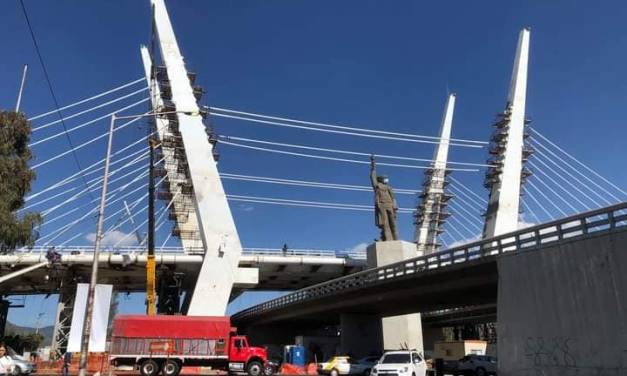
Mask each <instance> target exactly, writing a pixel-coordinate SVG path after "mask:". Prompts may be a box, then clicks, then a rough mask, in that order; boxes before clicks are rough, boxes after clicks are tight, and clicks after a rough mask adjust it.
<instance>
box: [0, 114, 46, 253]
mask: <svg viewBox="0 0 627 376" xmlns="http://www.w3.org/2000/svg"><path fill="white" fill-rule="evenodd" d="M30 135H31V126H30V122H29V121H28V119H26V118H25V117H24V114H22V113H18V112H13V111H2V110H0V253H7V252H10V251H12V250H15V249H16V248H19V247H23V246H29V247H32V246H33V245H34V244H35V240H36V239H37V232H36V231H35V227H36V226H37V225H39V224H40V223H41V216H40V215H39V213H22V214H19V215H18V214H17V211H18V209H20V208H21V207H22V206H24V196H25V195H26V193H27V192H29V191H30V188H31V183H32V181H33V180H34V179H35V172H34V171H32V170H31V169H30V167H29V166H28V162H29V161H30V160H31V158H32V154H31V151H30V148H29V147H28V142H29V140H30Z"/></svg>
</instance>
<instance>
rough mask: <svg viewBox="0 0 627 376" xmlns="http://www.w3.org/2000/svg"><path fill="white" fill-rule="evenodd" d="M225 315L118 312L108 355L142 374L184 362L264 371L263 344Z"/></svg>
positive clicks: (168, 371) (168, 373)
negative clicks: (240, 333) (257, 344)
mask: <svg viewBox="0 0 627 376" xmlns="http://www.w3.org/2000/svg"><path fill="white" fill-rule="evenodd" d="M236 332H237V330H236V328H233V327H231V321H230V318H229V317H222V316H144V315H120V316H117V317H116V318H115V319H114V321H113V332H112V335H111V348H110V353H109V354H110V355H109V360H110V362H111V364H112V365H113V366H115V367H119V366H133V367H134V368H135V369H139V371H140V373H141V374H142V376H156V375H157V373H159V372H162V374H163V375H165V376H176V375H178V374H179V372H180V371H181V367H183V366H200V367H210V368H211V369H216V370H223V371H228V372H229V373H231V374H239V373H241V374H244V373H245V374H248V375H249V376H262V375H266V376H268V373H270V372H271V371H270V370H271V369H272V367H270V366H269V363H268V354H267V351H266V349H265V348H261V347H252V346H249V345H248V339H247V338H246V336H238V335H236Z"/></svg>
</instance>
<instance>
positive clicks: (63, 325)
mask: <svg viewBox="0 0 627 376" xmlns="http://www.w3.org/2000/svg"><path fill="white" fill-rule="evenodd" d="M75 295H76V285H72V284H71V283H66V281H63V282H62V285H61V291H60V292H59V302H58V303H57V313H56V316H55V321H54V331H53V333H52V344H51V351H50V354H51V356H54V357H56V359H60V358H61V357H62V356H63V354H65V350H66V348H67V343H68V340H69V338H70V327H71V326H72V313H73V312H74V297H75Z"/></svg>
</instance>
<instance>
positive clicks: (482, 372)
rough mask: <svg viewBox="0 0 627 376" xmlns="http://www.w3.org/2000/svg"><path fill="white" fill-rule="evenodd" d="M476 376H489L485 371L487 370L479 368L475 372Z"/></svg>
mask: <svg viewBox="0 0 627 376" xmlns="http://www.w3.org/2000/svg"><path fill="white" fill-rule="evenodd" d="M475 375H477V376H488V373H487V372H486V371H485V369H483V368H481V367H479V368H477V369H476V370H475Z"/></svg>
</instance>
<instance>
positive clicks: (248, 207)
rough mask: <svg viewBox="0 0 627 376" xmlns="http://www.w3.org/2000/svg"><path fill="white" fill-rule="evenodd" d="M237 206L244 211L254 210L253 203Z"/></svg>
mask: <svg viewBox="0 0 627 376" xmlns="http://www.w3.org/2000/svg"><path fill="white" fill-rule="evenodd" d="M238 208H239V210H241V211H245V212H251V211H253V210H255V207H254V206H253V205H246V204H240V205H239V206H238Z"/></svg>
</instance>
